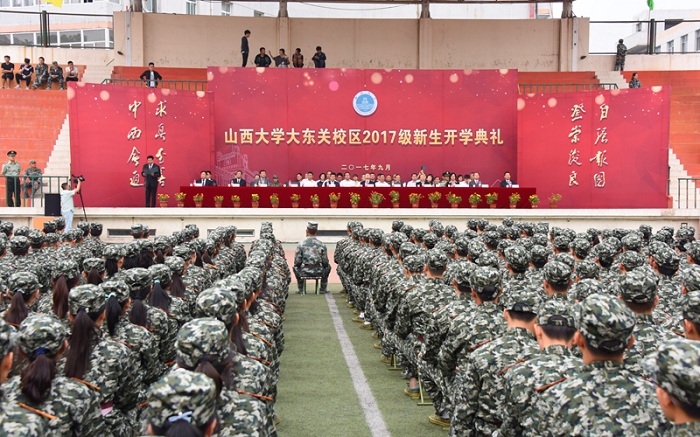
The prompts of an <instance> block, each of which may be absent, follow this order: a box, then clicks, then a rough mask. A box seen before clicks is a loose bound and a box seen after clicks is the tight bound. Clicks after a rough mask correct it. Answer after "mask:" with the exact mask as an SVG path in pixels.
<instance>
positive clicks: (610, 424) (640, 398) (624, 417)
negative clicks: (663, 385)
mask: <svg viewBox="0 0 700 437" xmlns="http://www.w3.org/2000/svg"><path fill="white" fill-rule="evenodd" d="M574 320H575V322H576V326H577V332H576V334H574V342H575V343H576V345H577V346H578V348H579V350H580V351H581V353H582V355H583V366H582V367H580V368H579V369H578V370H577V371H576V372H575V373H574V374H573V375H571V376H570V377H569V378H567V379H565V380H564V381H563V382H561V383H559V384H556V385H554V386H552V387H551V388H549V389H547V390H546V391H544V392H543V393H542V400H541V402H540V403H539V404H538V405H537V409H536V410H537V413H538V414H539V415H541V416H540V418H539V419H538V423H539V428H538V432H539V433H540V434H541V435H557V436H559V435H560V436H569V435H582V434H585V435H602V434H609V435H622V434H626V433H634V434H635V435H640V436H646V435H648V436H652V435H657V433H659V432H663V430H664V429H665V427H666V421H665V419H664V417H663V415H662V413H661V411H660V408H659V407H658V404H657V403H656V402H655V400H654V398H653V386H652V384H651V383H649V382H647V381H644V380H642V379H641V378H639V377H637V376H636V375H634V374H632V373H631V372H629V371H627V370H626V369H625V368H624V366H623V364H622V361H623V357H624V352H625V350H626V349H627V348H629V346H630V345H631V344H632V342H633V339H632V336H633V332H634V327H635V324H636V321H635V317H634V313H632V311H630V310H629V309H628V308H627V306H626V305H625V304H624V303H623V302H622V301H621V300H620V299H618V298H616V297H614V296H609V295H599V294H594V295H591V296H589V297H588V298H586V299H585V300H584V301H583V302H581V305H580V308H578V310H577V313H576V316H575V318H574ZM631 394H633V395H632V396H631Z"/></svg>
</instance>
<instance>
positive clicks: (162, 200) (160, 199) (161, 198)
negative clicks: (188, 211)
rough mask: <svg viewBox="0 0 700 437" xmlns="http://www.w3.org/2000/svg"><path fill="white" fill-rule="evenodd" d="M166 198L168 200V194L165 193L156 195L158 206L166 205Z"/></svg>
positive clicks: (163, 206)
mask: <svg viewBox="0 0 700 437" xmlns="http://www.w3.org/2000/svg"><path fill="white" fill-rule="evenodd" d="M168 200H170V196H168V195H167V194H159V195H158V202H160V207H161V208H165V207H166V206H168Z"/></svg>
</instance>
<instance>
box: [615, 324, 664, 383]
mask: <svg viewBox="0 0 700 437" xmlns="http://www.w3.org/2000/svg"><path fill="white" fill-rule="evenodd" d="M635 318H636V319H637V324H636V325H635V326H634V344H633V345H632V347H631V348H630V349H627V350H626V351H625V368H626V369H627V370H629V371H630V372H632V373H634V374H635V375H637V376H641V377H644V378H648V377H650V376H652V375H650V374H649V371H650V369H649V368H648V367H647V366H645V365H643V363H644V361H645V360H646V359H649V358H650V357H652V356H653V355H654V354H655V353H656V349H657V348H658V346H659V344H661V343H665V342H666V341H668V340H673V339H674V338H677V336H675V335H674V334H672V333H670V332H668V331H666V330H664V329H663V328H662V327H661V326H659V325H658V324H657V323H656V322H655V321H654V317H653V316H651V315H647V314H636V315H635Z"/></svg>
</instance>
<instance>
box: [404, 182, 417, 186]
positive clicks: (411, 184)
mask: <svg viewBox="0 0 700 437" xmlns="http://www.w3.org/2000/svg"><path fill="white" fill-rule="evenodd" d="M416 182H418V181H408V182H406V186H407V187H415V186H416Z"/></svg>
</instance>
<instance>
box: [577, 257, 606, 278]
mask: <svg viewBox="0 0 700 437" xmlns="http://www.w3.org/2000/svg"><path fill="white" fill-rule="evenodd" d="M575 273H576V276H578V277H579V278H581V279H595V278H597V277H598V275H600V266H599V265H598V264H596V263H595V262H593V261H591V260H584V261H581V262H580V263H578V264H576V271H575Z"/></svg>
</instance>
